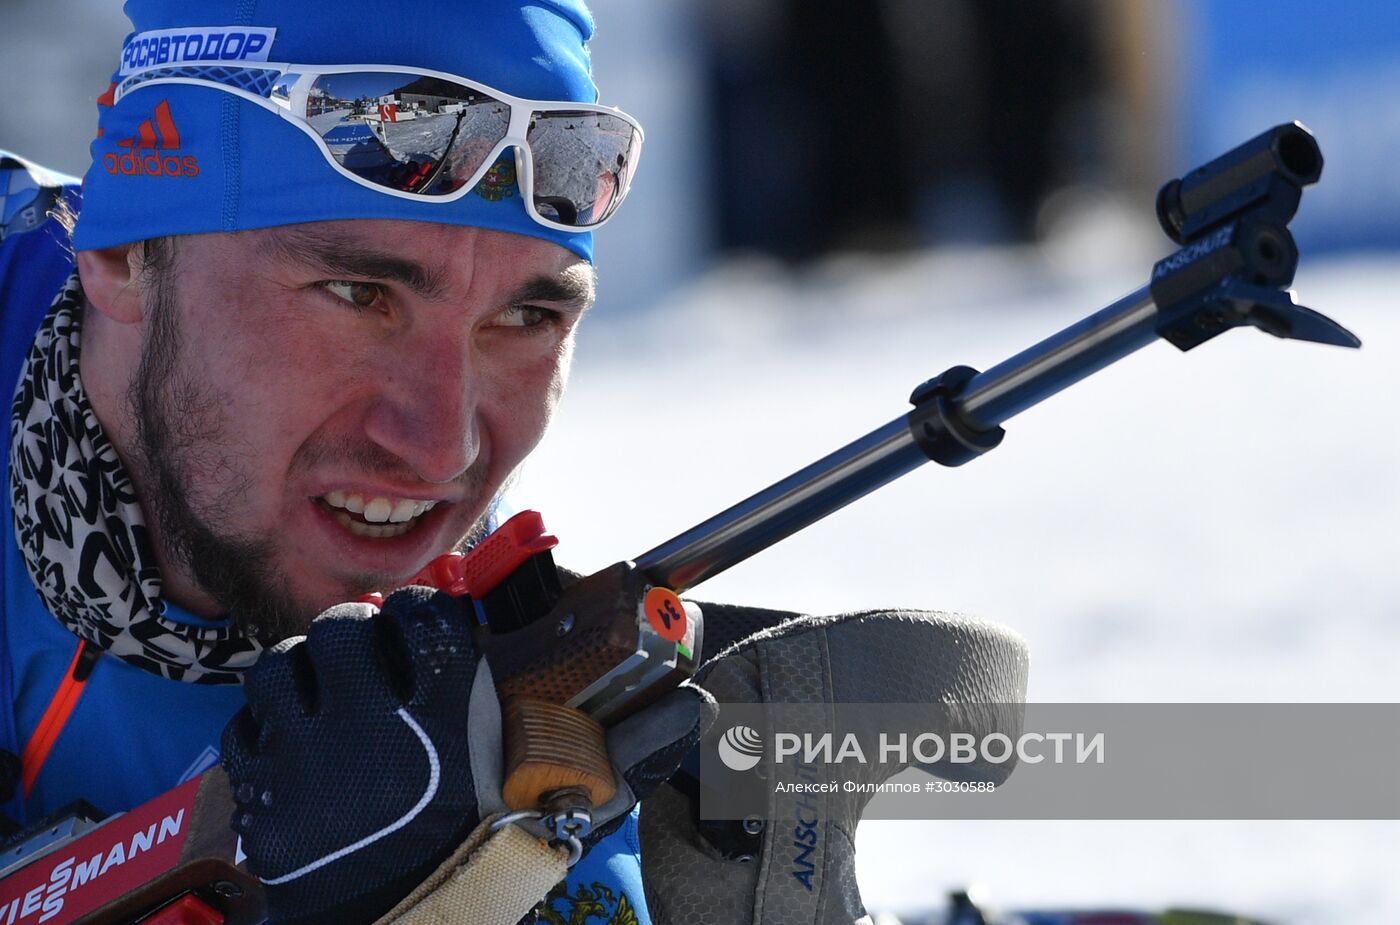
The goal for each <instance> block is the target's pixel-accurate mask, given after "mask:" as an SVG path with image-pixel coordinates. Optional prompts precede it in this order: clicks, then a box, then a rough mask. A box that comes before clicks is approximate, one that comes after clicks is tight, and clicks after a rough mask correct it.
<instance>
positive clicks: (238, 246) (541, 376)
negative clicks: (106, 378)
mask: <svg viewBox="0 0 1400 925" xmlns="http://www.w3.org/2000/svg"><path fill="white" fill-rule="evenodd" d="M175 240H176V242H177V243H176V244H175V246H174V247H173V248H170V244H169V242H166V248H169V250H167V249H166V248H158V249H157V250H156V251H155V253H154V254H153V255H151V256H153V257H154V259H152V260H150V261H149V263H148V267H147V272H146V274H145V276H144V277H143V279H144V283H145V286H146V291H145V304H146V314H145V318H144V324H145V330H144V332H143V342H142V349H141V359H140V366H139V369H138V370H137V373H136V375H135V377H134V379H133V381H132V383H131V388H130V394H129V404H130V411H131V414H132V419H133V423H134V427H133V431H134V433H133V441H134V443H135V447H134V450H135V452H134V453H132V454H129V455H131V456H133V457H134V458H132V459H131V462H132V463H133V470H134V471H133V475H134V476H135V477H136V479H137V482H138V490H139V492H140V495H141V498H142V500H143V502H144V503H145V506H146V509H147V513H148V514H149V515H151V516H152V530H153V539H154V541H155V543H156V545H157V548H158V549H159V550H160V552H161V559H162V565H163V567H164V568H165V570H166V572H167V581H168V582H169V578H170V576H169V574H168V573H169V572H170V570H171V569H172V568H174V569H177V570H179V571H180V573H181V575H182V576H183V577H184V578H186V579H187V580H192V581H193V583H194V584H195V585H196V586H197V589H198V593H197V594H196V597H198V598H199V600H195V601H192V602H185V601H178V602H179V603H186V606H191V607H192V608H195V609H197V610H200V611H201V612H207V611H210V610H211V609H213V610H217V611H219V612H222V613H227V614H229V615H231V616H232V617H233V618H234V620H235V621H236V622H237V623H239V624H240V625H241V626H242V627H243V628H244V630H245V631H247V632H250V633H253V634H256V635H257V636H259V637H260V638H262V639H264V640H265V641H271V640H274V639H280V638H285V637H286V636H288V635H293V634H296V633H299V632H303V631H304V630H305V627H306V624H307V622H308V621H309V620H310V619H311V618H312V617H314V616H315V615H316V614H317V613H319V612H321V611H322V610H324V609H325V608H326V607H328V606H331V605H333V604H335V603H338V602H340V601H344V600H351V599H353V598H355V597H356V596H358V595H360V594H362V593H364V592H366V591H370V590H389V589H392V588H394V587H397V586H398V585H400V584H402V583H403V582H404V581H405V580H406V579H408V578H409V577H411V576H412V575H413V574H414V573H415V572H416V571H418V570H419V569H420V568H422V567H423V565H425V564H426V563H427V562H428V561H429V560H431V559H432V558H433V557H434V556H436V555H439V554H441V553H443V552H446V551H448V550H450V549H453V548H459V547H460V546H462V545H463V543H464V541H469V540H471V539H472V538H474V537H475V536H476V535H477V534H479V532H480V530H481V529H482V527H483V525H484V522H485V518H486V515H487V512H488V510H489V506H490V504H491V502H492V499H493V498H494V497H495V496H496V494H497V493H498V492H499V491H500V490H501V489H502V486H503V485H504V484H505V482H506V480H507V479H508V478H509V476H510V475H511V473H512V472H513V471H514V470H515V468H516V467H517V465H518V464H519V463H520V461H521V460H522V459H524V457H525V456H526V455H527V454H528V453H529V452H530V450H531V449H533V448H534V446H535V444H536V443H537V442H538V441H539V439H540V437H541V436H542V434H543V432H544V428H545V426H546V424H547V423H548V420H549V417H550V415H551V413H552V411H553V408H554V406H555V404H556V403H557V401H558V398H559V395H560V393H561V391H562V387H563V381H564V378H565V377H566V375H567V369H568V363H569V357H570V354H571V350H572V343H573V331H574V327H575V325H576V323H577V321H578V319H579V317H580V315H581V314H582V312H583V311H584V310H585V309H586V308H587V307H588V305H589V304H590V303H591V300H592V291H593V274H592V269H591V268H590V267H589V266H588V265H587V264H586V263H585V262H583V261H581V260H580V259H579V258H577V257H576V256H574V255H573V254H571V253H569V252H568V251H566V250H565V249H563V248H561V247H558V246H557V245H553V244H550V243H548V242H545V241H540V240H536V239H533V238H526V237H522V236H518V235H511V234H504V233H499V232H490V231H484V230H479V229H468V228H454V227H448V226H437V225H428V224H422V223H413V222H396V221H354V222H324V223H317V224H312V225H300V226H290V227H288V228H281V229H270V230H267V231H255V232H241V233H238V234H232V235H199V236H192V237H188V238H179V239H175ZM168 587H169V584H168ZM211 605H212V606H211Z"/></svg>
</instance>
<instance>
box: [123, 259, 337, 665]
mask: <svg viewBox="0 0 1400 925" xmlns="http://www.w3.org/2000/svg"><path fill="white" fill-rule="evenodd" d="M173 243H174V242H173V241H170V240H169V239H167V240H166V241H164V242H161V244H162V245H163V246H162V247H160V248H159V250H158V251H157V252H156V253H150V252H148V254H147V256H148V264H147V266H146V268H145V272H146V273H147V274H148V278H149V279H150V280H151V293H152V296H151V299H150V302H149V304H148V305H147V311H148V313H149V317H148V326H147V336H146V342H145V344H144V345H143V347H142V351H141V363H140V366H139V367H138V369H137V372H136V378H135V380H134V381H133V382H132V385H131V392H130V395H129V397H128V398H129V401H130V403H131V406H132V411H133V414H134V418H135V421H136V437H137V443H138V449H139V451H140V457H141V465H142V468H143V469H144V470H145V471H144V475H145V479H144V481H145V483H146V488H147V490H146V492H145V493H144V497H143V499H142V500H143V501H144V502H145V503H146V506H147V508H148V509H149V510H150V511H151V512H152V513H153V514H154V515H155V518H156V521H157V522H158V523H159V524H160V529H161V535H162V538H163V540H164V542H165V544H166V546H167V548H168V549H169V550H170V553H171V555H172V556H173V557H175V558H176V559H177V560H178V561H179V562H181V563H182V564H183V565H184V566H185V567H186V568H187V569H189V571H190V574H191V575H193V576H194V579H195V581H196V582H198V584H199V585H200V587H201V588H202V589H203V591H204V592H205V593H206V594H208V595H209V596H210V597H212V598H213V599H214V600H215V601H217V602H218V603H219V605H220V606H221V607H223V608H224V609H225V611H226V612H227V613H228V614H229V615H230V618H231V619H232V621H233V623H234V625H236V626H237V627H238V628H239V629H240V630H241V631H242V632H243V633H244V634H245V635H248V636H252V637H254V638H256V639H258V640H260V641H262V642H263V643H265V644H271V643H273V642H276V641H278V640H280V639H285V638H286V637H288V636H293V635H296V634H298V633H302V632H305V628H306V625H307V623H308V622H310V619H311V617H312V616H314V614H307V613H305V612H304V608H301V607H298V606H297V604H296V602H295V601H294V600H293V599H292V597H291V595H290V594H289V593H288V591H287V588H286V582H285V580H284V579H283V578H282V577H281V575H280V574H279V573H278V571H277V569H276V567H275V565H274V563H273V551H272V543H271V541H270V540H266V539H264V540H243V539H234V538H227V537H222V536H219V535H218V534H216V533H215V532H214V531H213V530H212V529H211V528H210V527H209V526H208V525H207V524H206V523H205V522H204V521H203V520H202V519H201V518H200V517H199V515H198V514H196V513H195V511H194V509H193V507H192V505H191V503H190V496H189V491H188V486H189V485H190V484H192V483H193V482H194V481H195V476H196V472H194V471H191V470H194V469H198V468H205V467H209V466H218V465H219V463H218V461H217V455H218V449H217V446H215V445H213V444H212V443H211V442H210V441H211V438H215V437H217V436H218V433H219V431H220V429H221V428H220V424H219V420H218V414H219V412H218V408H219V402H218V396H216V395H211V394H209V392H208V390H207V389H205V388H203V387H201V386H200V385H199V384H198V383H195V382H192V381H191V380H190V379H189V378H188V377H187V376H185V375H183V374H182V373H181V371H180V369H179V357H180V350H181V338H182V332H181V330H180V323H179V309H178V303H177V299H176V294H175V287H174V274H173V273H172V272H171V270H172V264H173V262H174V254H173ZM248 487H249V486H248V485H247V484H246V482H245V483H243V484H235V485H233V486H232V487H231V488H230V489H229V490H228V491H227V492H226V493H225V496H224V498H222V499H220V500H222V501H224V502H225V503H227V502H230V501H234V500H235V499H236V498H238V497H240V496H242V495H243V494H244V493H245V492H246V491H247V489H248Z"/></svg>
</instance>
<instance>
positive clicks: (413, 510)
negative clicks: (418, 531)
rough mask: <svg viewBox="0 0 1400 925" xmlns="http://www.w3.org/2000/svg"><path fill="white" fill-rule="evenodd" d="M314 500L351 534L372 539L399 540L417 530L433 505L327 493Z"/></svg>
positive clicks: (341, 492) (402, 499)
mask: <svg viewBox="0 0 1400 925" xmlns="http://www.w3.org/2000/svg"><path fill="white" fill-rule="evenodd" d="M316 500H317V501H319V502H320V503H321V504H322V505H323V506H324V507H325V508H326V510H327V511H329V512H330V514H331V516H332V517H333V518H335V520H336V522H338V523H339V524H340V525H341V526H342V527H344V528H345V529H347V530H349V531H350V532H351V533H353V534H355V535H356V536H368V537H373V538H376V539H387V538H389V537H394V536H403V535H404V534H405V533H407V532H408V531H410V530H412V529H413V528H414V527H416V526H418V521H419V518H421V517H422V516H423V515H424V514H426V513H427V512H428V511H430V510H432V509H433V507H434V506H435V505H436V504H437V502H436V501H419V500H415V499H413V498H389V497H384V496H380V495H376V496H374V497H365V496H364V495H359V494H353V493H349V492H344V491H339V490H337V491H331V492H327V493H326V494H324V495H322V496H321V497H319V498H317V499H316Z"/></svg>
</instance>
